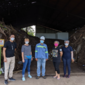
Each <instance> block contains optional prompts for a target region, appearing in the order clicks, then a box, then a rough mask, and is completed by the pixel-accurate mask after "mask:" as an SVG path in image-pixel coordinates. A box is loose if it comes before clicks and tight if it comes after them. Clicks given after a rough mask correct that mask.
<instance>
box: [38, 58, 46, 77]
mask: <svg viewBox="0 0 85 85" xmlns="http://www.w3.org/2000/svg"><path fill="white" fill-rule="evenodd" d="M45 65H46V59H38V61H37V76H40V73H41V70H40V68H41V66H42V76H45Z"/></svg>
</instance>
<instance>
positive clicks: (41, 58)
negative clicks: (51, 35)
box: [35, 36, 48, 79]
mask: <svg viewBox="0 0 85 85" xmlns="http://www.w3.org/2000/svg"><path fill="white" fill-rule="evenodd" d="M44 41H45V37H44V36H41V37H40V43H38V44H37V45H36V48H35V59H36V61H37V77H36V79H39V78H40V72H41V71H40V68H41V65H42V77H43V78H44V79H46V77H45V65H46V61H47V60H48V48H47V45H46V44H44Z"/></svg>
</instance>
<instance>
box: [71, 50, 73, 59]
mask: <svg viewBox="0 0 85 85" xmlns="http://www.w3.org/2000/svg"><path fill="white" fill-rule="evenodd" d="M71 59H73V51H71Z"/></svg>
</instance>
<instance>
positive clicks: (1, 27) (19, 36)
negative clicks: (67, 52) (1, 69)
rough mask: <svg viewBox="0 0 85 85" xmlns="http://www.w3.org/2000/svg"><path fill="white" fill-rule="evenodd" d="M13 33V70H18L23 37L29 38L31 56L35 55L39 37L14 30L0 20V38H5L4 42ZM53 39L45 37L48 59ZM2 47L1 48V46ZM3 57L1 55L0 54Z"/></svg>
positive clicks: (20, 65)
mask: <svg viewBox="0 0 85 85" xmlns="http://www.w3.org/2000/svg"><path fill="white" fill-rule="evenodd" d="M12 33H13V34H14V35H15V42H16V43H17V50H16V52H15V57H16V65H15V70H20V69H21V68H22V64H21V62H20V61H22V59H21V47H22V45H23V44H24V38H29V39H30V45H31V46H32V53H33V57H35V56H34V55H35V54H34V53H35V46H36V44H37V43H39V42H40V41H39V38H38V37H33V36H29V35H28V34H27V33H26V32H24V31H22V30H20V29H19V30H15V29H14V28H13V26H12V25H10V26H8V25H5V23H4V22H0V39H5V42H6V41H8V40H9V36H10V34H12ZM54 41H55V39H46V40H45V43H46V44H47V45H48V50H49V59H50V60H51V51H52V48H53V43H54ZM59 41H60V45H62V44H63V41H62V40H59ZM2 49H3V48H2ZM2 57H3V55H2ZM2 65H3V58H2Z"/></svg>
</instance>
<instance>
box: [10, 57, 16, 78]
mask: <svg viewBox="0 0 85 85" xmlns="http://www.w3.org/2000/svg"><path fill="white" fill-rule="evenodd" d="M14 67H15V56H14V57H11V62H10V69H9V79H10V78H13V70H14Z"/></svg>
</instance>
